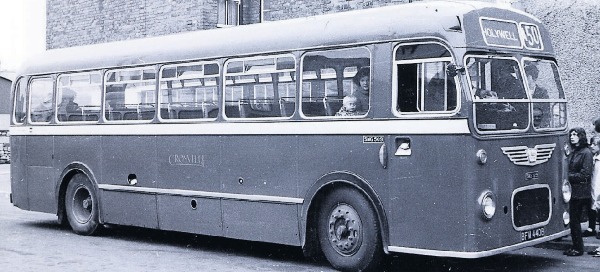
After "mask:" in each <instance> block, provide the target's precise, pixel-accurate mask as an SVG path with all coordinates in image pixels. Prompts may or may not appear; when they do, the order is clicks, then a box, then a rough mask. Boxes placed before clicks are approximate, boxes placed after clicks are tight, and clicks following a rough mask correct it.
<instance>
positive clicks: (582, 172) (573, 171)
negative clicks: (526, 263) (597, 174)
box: [564, 127, 594, 256]
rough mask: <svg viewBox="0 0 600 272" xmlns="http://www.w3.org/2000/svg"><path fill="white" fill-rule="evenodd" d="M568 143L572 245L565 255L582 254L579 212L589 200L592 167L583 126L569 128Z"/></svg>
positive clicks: (590, 153) (586, 205)
mask: <svg viewBox="0 0 600 272" xmlns="http://www.w3.org/2000/svg"><path fill="white" fill-rule="evenodd" d="M569 143H570V145H571V149H572V150H573V151H572V152H571V154H569V156H568V157H567V161H568V163H569V168H568V169H569V172H568V180H569V183H571V188H572V189H571V190H572V193H571V201H570V203H569V218H570V219H571V223H570V228H571V237H572V240H573V246H572V247H571V249H569V250H567V251H565V252H564V254H565V255H567V256H581V255H583V235H582V232H581V219H580V218H581V213H582V212H583V211H584V210H587V208H588V206H589V205H590V202H591V194H592V192H591V178H592V168H593V165H594V163H593V155H592V151H591V150H590V149H589V148H588V142H587V135H586V133H585V130H584V129H583V128H580V127H577V128H572V129H570V130H569Z"/></svg>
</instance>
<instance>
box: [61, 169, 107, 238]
mask: <svg viewBox="0 0 600 272" xmlns="http://www.w3.org/2000/svg"><path fill="white" fill-rule="evenodd" d="M65 210H66V214H67V219H68V221H69V225H71V228H72V229H73V231H74V232H75V233H77V234H80V235H93V234H95V233H96V231H97V229H98V227H99V225H100V224H99V220H98V197H97V196H96V190H94V186H93V185H92V182H91V181H90V180H89V179H88V177H87V176H86V175H84V174H82V173H78V174H75V175H74V176H73V177H72V178H71V180H70V181H69V184H68V185H67V192H66V195H65Z"/></svg>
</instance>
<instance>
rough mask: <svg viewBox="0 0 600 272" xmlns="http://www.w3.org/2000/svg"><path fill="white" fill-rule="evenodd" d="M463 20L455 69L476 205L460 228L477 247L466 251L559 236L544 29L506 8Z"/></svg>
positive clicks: (559, 92)
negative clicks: (466, 227)
mask: <svg viewBox="0 0 600 272" xmlns="http://www.w3.org/2000/svg"><path fill="white" fill-rule="evenodd" d="M464 22H465V23H464V25H465V36H466V47H465V51H464V55H463V59H462V61H463V63H462V65H463V67H459V70H460V71H461V72H462V76H463V78H464V80H463V83H464V84H463V87H464V88H465V89H467V93H470V98H471V101H472V103H470V105H471V106H472V108H471V109H470V110H472V111H471V112H472V114H469V115H470V116H471V121H470V126H471V131H472V132H473V136H474V137H473V138H474V141H475V142H474V145H473V148H474V149H473V150H472V151H473V152H474V153H475V156H474V157H476V162H477V165H476V166H474V168H472V170H473V171H472V172H473V173H474V174H473V177H472V180H471V182H472V184H473V189H474V190H473V191H472V192H473V194H474V195H477V196H478V198H477V202H478V203H477V205H478V206H479V207H477V208H474V209H475V210H474V215H475V216H476V217H479V218H476V219H475V220H474V221H475V223H474V224H473V225H472V226H470V227H471V229H470V231H469V232H468V233H469V235H471V236H472V237H471V242H470V243H468V244H469V247H472V248H471V250H473V251H474V252H478V253H476V254H472V255H467V256H466V257H482V256H488V255H493V254H496V253H500V252H504V251H507V250H511V249H517V248H521V247H524V246H528V245H534V244H537V243H541V242H543V241H548V240H551V239H555V238H558V237H562V236H564V235H566V234H567V233H568V228H567V227H568V224H569V214H568V202H569V200H570V185H569V183H568V181H567V180H566V174H567V173H566V162H565V158H566V155H567V154H568V152H569V150H568V138H567V137H566V129H567V109H566V104H567V101H566V99H565V94H564V91H563V88H562V85H561V81H560V77H559V72H558V66H557V63H556V61H555V58H554V55H553V52H552V46H551V43H550V40H549V33H548V32H547V30H546V29H544V27H543V26H542V25H541V24H540V22H539V21H537V20H535V19H534V18H532V17H529V16H527V15H524V14H521V13H518V12H513V11H504V10H502V11H500V10H494V9H489V10H486V9H483V10H479V11H478V12H477V13H471V14H466V15H465V16H464ZM477 209H479V211H478V210H477ZM468 251H469V250H468Z"/></svg>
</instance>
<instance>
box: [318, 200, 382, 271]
mask: <svg viewBox="0 0 600 272" xmlns="http://www.w3.org/2000/svg"><path fill="white" fill-rule="evenodd" d="M318 234H319V242H320V244H321V250H322V251H323V254H324V255H325V257H326V258H327V260H328V261H329V263H331V265H332V266H333V267H335V268H336V269H340V270H343V271H373V270H377V268H379V266H380V264H381V260H382V257H383V251H382V243H381V238H380V235H379V222H378V219H377V216H376V214H375V211H374V210H373V207H372V205H371V203H370V202H369V201H368V199H367V198H366V197H365V196H364V195H363V194H361V193H359V192H358V191H356V190H354V189H352V188H340V189H336V190H334V191H333V192H331V193H330V194H329V195H328V196H326V198H325V200H324V201H323V203H322V206H321V209H320V211H319V220H318Z"/></svg>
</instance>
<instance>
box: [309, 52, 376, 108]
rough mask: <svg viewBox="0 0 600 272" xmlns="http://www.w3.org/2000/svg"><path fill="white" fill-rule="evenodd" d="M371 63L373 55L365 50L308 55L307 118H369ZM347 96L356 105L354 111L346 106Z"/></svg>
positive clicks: (311, 53) (310, 53)
mask: <svg viewBox="0 0 600 272" xmlns="http://www.w3.org/2000/svg"><path fill="white" fill-rule="evenodd" d="M370 62H371V54H370V52H369V50H368V49H367V48H364V47H357V48H348V49H337V50H328V51H317V52H308V53H306V54H305V55H304V56H303V61H302V113H303V114H304V116H307V117H321V116H338V117H346V116H366V114H367V113H368V111H369V108H370V89H371V88H370V87H371V72H370ZM346 96H352V101H356V103H355V104H356V106H353V107H352V108H351V110H350V111H348V110H347V109H346V107H344V106H343V99H344V97H346ZM347 100H348V99H347Z"/></svg>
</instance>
